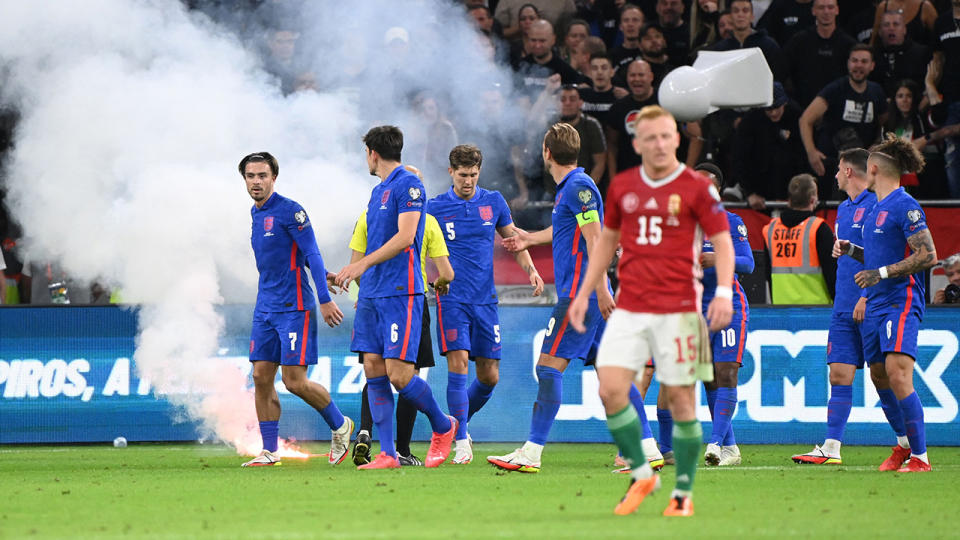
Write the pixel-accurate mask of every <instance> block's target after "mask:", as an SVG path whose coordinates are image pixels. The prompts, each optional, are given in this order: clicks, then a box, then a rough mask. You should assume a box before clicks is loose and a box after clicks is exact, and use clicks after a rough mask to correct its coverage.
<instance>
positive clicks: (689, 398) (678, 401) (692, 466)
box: [657, 366, 703, 515]
mask: <svg viewBox="0 0 960 540" xmlns="http://www.w3.org/2000/svg"><path fill="white" fill-rule="evenodd" d="M657 369H660V367H659V366H658V367H657ZM662 385H663V388H664V391H665V393H666V395H667V401H668V403H669V404H670V412H671V413H672V415H673V421H674V423H673V443H674V448H673V452H674V457H675V459H676V460H677V482H676V487H674V490H673V492H672V493H671V494H670V499H671V500H670V505H669V506H668V507H667V509H666V510H665V511H664V515H692V514H693V503H692V501H691V498H692V495H693V480H694V476H695V475H696V472H697V461H698V456H699V455H700V447H701V445H702V442H701V441H702V439H703V430H702V428H701V427H700V422H698V421H697V417H696V407H695V403H696V397H695V396H696V394H695V387H694V386H693V385H692V384H691V385H680V386H674V385H669V384H666V383H662Z"/></svg>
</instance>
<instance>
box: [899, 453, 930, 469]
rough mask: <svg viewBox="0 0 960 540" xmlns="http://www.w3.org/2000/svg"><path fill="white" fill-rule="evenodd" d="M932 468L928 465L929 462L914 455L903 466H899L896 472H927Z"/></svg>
mask: <svg viewBox="0 0 960 540" xmlns="http://www.w3.org/2000/svg"><path fill="white" fill-rule="evenodd" d="M932 470H933V468H932V467H930V464H929V463H927V462H926V461H924V460H922V459H920V458H918V457H916V456H913V457H911V458H910V461H907V464H906V465H904V466H903V467H900V469H898V470H897V472H929V471H932Z"/></svg>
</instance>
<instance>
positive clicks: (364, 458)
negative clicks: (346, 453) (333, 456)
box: [353, 430, 372, 467]
mask: <svg viewBox="0 0 960 540" xmlns="http://www.w3.org/2000/svg"><path fill="white" fill-rule="evenodd" d="M370 442H371V441H370V434H369V433H367V432H366V431H365V430H360V433H357V440H355V441H353V464H354V465H356V466H357V467H359V466H360V465H366V464H367V463H370V460H371V459H372V458H371V457H370Z"/></svg>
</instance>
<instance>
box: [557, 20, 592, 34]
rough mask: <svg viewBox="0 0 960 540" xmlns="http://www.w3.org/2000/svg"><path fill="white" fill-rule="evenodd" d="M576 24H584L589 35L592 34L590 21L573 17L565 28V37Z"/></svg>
mask: <svg viewBox="0 0 960 540" xmlns="http://www.w3.org/2000/svg"><path fill="white" fill-rule="evenodd" d="M574 26H582V27H584V28H586V29H587V35H588V36H589V35H590V23H588V22H587V21H585V20H583V19H571V20H570V22H568V23H567V26H566V27H564V29H563V37H567V34H569V33H570V29H571V28H573V27H574Z"/></svg>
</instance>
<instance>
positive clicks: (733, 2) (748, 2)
mask: <svg viewBox="0 0 960 540" xmlns="http://www.w3.org/2000/svg"><path fill="white" fill-rule="evenodd" d="M738 2H742V3H747V4H750V11H753V0H730V3H729V4H727V10H729V9H730V8H732V7H733V5H734V4H736V3H738Z"/></svg>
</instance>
